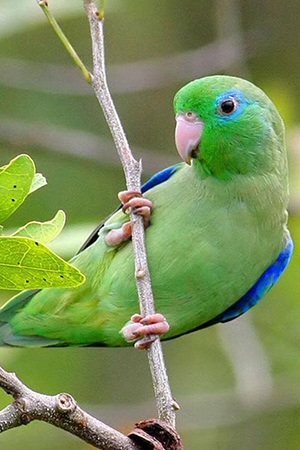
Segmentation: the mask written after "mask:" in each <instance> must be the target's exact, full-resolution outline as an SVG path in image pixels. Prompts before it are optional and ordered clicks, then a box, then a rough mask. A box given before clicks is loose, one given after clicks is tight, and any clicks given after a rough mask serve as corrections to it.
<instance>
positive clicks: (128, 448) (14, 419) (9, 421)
mask: <svg viewBox="0 0 300 450" xmlns="http://www.w3.org/2000/svg"><path fill="white" fill-rule="evenodd" d="M0 386H1V387H2V388H3V389H4V390H5V391H6V392H7V394H9V395H12V396H13V397H14V399H15V400H14V402H13V403H12V404H11V405H9V406H7V407H6V408H4V409H3V410H2V411H0V432H3V431H5V430H8V429H10V428H15V427H18V426H20V425H27V424H28V423H30V422H32V421H33V420H41V421H43V422H48V423H50V424H52V425H54V426H56V427H58V428H62V429H64V430H66V431H68V432H69V433H72V434H74V435H75V436H78V437H79V438H80V439H82V440H84V441H85V442H87V443H89V444H91V445H93V446H94V447H96V448H101V449H103V450H139V449H140V446H138V445H136V444H135V443H134V442H133V441H132V440H131V439H130V438H128V437H127V436H124V435H123V434H121V433H119V432H118V431H116V430H114V429H113V428H110V427H108V426H107V425H105V424H104V423H102V422H100V421H99V420H97V419H95V418H94V417H92V416H90V415H89V414H87V413H86V412H85V411H83V410H82V409H81V408H79V406H78V405H77V403H76V401H75V400H74V399H73V397H71V396H70V395H69V394H58V395H54V396H50V395H44V394H40V393H37V392H35V391H32V390H31V389H29V388H28V387H27V386H25V385H24V384H23V383H22V382H21V381H20V380H19V379H18V378H17V376H16V375H15V374H14V373H8V372H6V371H5V370H4V369H2V368H1V367H0Z"/></svg>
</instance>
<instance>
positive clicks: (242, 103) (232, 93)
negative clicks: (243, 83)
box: [216, 89, 252, 122]
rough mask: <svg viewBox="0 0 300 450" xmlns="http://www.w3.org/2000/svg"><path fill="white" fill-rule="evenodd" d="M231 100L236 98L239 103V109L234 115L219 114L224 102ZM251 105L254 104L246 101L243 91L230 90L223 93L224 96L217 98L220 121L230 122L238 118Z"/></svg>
mask: <svg viewBox="0 0 300 450" xmlns="http://www.w3.org/2000/svg"><path fill="white" fill-rule="evenodd" d="M229 98H234V99H235V100H236V101H237V103H238V105H237V108H236V110H235V111H234V112H233V113H232V114H227V115H225V114H224V115H222V114H221V113H220V112H218V108H219V107H220V105H221V103H222V102H223V101H224V100H227V99H229ZM251 103H252V102H250V101H249V100H246V99H245V96H244V93H243V92H242V91H239V90H238V89H230V90H229V91H226V92H223V94H221V95H219V96H218V97H217V98H216V110H217V116H218V120H219V121H220V122H228V121H229V120H233V119H235V118H237V117H238V116H240V115H241V113H242V112H243V111H244V109H245V107H246V106H247V105H250V104H251Z"/></svg>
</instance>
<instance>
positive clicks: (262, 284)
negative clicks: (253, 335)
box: [192, 235, 294, 331]
mask: <svg viewBox="0 0 300 450" xmlns="http://www.w3.org/2000/svg"><path fill="white" fill-rule="evenodd" d="M293 250H294V244H293V240H292V238H291V236H290V235H289V237H288V239H287V243H286V245H285V247H284V249H283V250H282V251H281V252H280V254H279V256H278V258H277V259H276V261H274V262H273V264H271V266H270V267H268V268H267V269H266V270H265V271H264V272H263V274H262V275H261V276H260V277H259V279H258V280H257V281H256V283H255V284H254V285H253V286H252V288H250V289H249V291H247V292H246V294H244V295H243V296H242V297H241V298H240V299H239V300H238V301H237V302H236V303H234V305H232V306H230V307H229V308H228V309H226V310H225V311H224V312H223V313H222V314H219V315H218V316H217V317H215V318H214V319H212V320H209V321H208V322H206V323H204V324H203V325H201V326H200V327H199V328H197V329H198V330H199V329H202V328H207V327H210V326H211V325H214V324H216V323H219V322H223V323H224V322H229V321H230V320H233V319H236V318H237V317H239V316H241V315H242V314H244V313H245V312H247V311H249V309H250V308H252V307H253V306H254V305H256V304H257V303H258V302H259V301H260V300H261V299H262V298H263V297H264V296H265V295H266V294H267V292H268V291H269V290H270V289H271V288H272V287H273V286H274V284H276V283H277V281H278V280H279V278H280V276H281V275H282V273H283V272H284V270H285V269H286V267H287V265H288V263H289V262H290V259H291V257H292V254H293ZM192 331H196V330H192Z"/></svg>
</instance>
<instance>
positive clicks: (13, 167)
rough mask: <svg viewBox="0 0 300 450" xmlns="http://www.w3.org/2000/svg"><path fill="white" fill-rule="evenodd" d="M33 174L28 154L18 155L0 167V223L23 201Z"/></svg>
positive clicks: (32, 163) (33, 169) (33, 170)
mask: <svg viewBox="0 0 300 450" xmlns="http://www.w3.org/2000/svg"><path fill="white" fill-rule="evenodd" d="M34 175H35V166H34V162H33V161H32V159H31V158H30V157H29V156H28V155H19V156H17V157H16V158H14V159H12V160H11V161H10V163H9V164H8V165H7V166H4V167H1V168H0V223H1V222H3V221H4V220H5V219H7V218H8V217H9V216H10V215H11V214H12V213H13V212H14V211H15V210H16V209H17V208H19V206H20V205H21V204H22V203H23V201H24V200H25V198H26V197H27V195H28V194H29V192H30V188H31V185H32V182H33V179H34Z"/></svg>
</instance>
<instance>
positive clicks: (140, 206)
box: [105, 191, 152, 247]
mask: <svg viewBox="0 0 300 450" xmlns="http://www.w3.org/2000/svg"><path fill="white" fill-rule="evenodd" d="M118 197H119V199H120V200H121V202H122V203H123V208H122V209H123V211H124V212H126V211H128V209H130V208H131V209H133V211H134V212H135V214H138V215H140V216H142V217H143V219H144V225H145V228H147V227H148V226H149V224H150V217H151V212H152V202H151V200H148V199H147V198H143V197H142V194H141V192H137V191H121V192H119V194H118ZM132 225H133V223H132V221H130V222H126V223H124V224H123V225H122V227H121V228H118V229H115V230H111V231H109V232H108V233H107V235H106V237H105V240H106V243H107V244H108V245H109V246H111V247H114V246H116V245H119V244H121V243H122V242H125V241H128V240H129V239H130V238H131V234H132Z"/></svg>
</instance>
